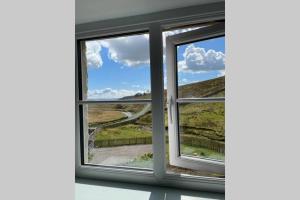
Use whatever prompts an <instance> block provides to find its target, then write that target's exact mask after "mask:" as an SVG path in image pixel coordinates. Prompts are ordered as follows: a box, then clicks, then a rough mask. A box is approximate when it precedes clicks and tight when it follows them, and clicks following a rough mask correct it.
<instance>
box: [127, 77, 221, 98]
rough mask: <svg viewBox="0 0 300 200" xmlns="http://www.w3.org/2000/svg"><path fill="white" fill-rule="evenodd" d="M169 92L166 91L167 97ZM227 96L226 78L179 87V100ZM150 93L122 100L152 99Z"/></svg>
mask: <svg viewBox="0 0 300 200" xmlns="http://www.w3.org/2000/svg"><path fill="white" fill-rule="evenodd" d="M166 93H167V91H166V90H165V91H164V95H165V97H166ZM224 95H225V76H222V77H219V78H215V79H210V80H206V81H200V82H196V83H191V84H186V85H181V86H179V87H178V97H179V98H196V97H212V96H213V97H220V96H224ZM150 98H151V95H150V94H149V93H143V94H140V93H139V94H136V95H134V96H127V97H123V98H121V99H150Z"/></svg>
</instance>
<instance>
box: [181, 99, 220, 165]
mask: <svg viewBox="0 0 300 200" xmlns="http://www.w3.org/2000/svg"><path fill="white" fill-rule="evenodd" d="M178 111H179V112H178V113H179V114H178V116H179V135H180V139H179V140H180V155H182V156H192V157H199V158H209V159H214V160H224V157H225V115H224V113H225V108H224V103H223V102H221V103H219V102H218V103H181V104H178Z"/></svg>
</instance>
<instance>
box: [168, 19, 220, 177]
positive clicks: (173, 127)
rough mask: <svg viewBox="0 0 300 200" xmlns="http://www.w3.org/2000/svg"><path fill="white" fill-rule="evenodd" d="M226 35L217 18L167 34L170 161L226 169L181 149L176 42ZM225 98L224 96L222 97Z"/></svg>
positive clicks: (210, 169) (196, 167) (202, 168)
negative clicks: (189, 29)
mask: <svg viewBox="0 0 300 200" xmlns="http://www.w3.org/2000/svg"><path fill="white" fill-rule="evenodd" d="M224 35H225V24H224V22H216V23H215V24H212V25H210V26H207V27H203V28H200V29H197V30H193V31H189V32H185V33H181V34H176V35H173V36H169V37H167V38H166V61H167V62H166V63H167V72H168V73H167V93H168V95H167V105H168V134H169V157H170V158H169V159H170V164H171V165H173V166H177V167H183V168H188V169H193V170H199V171H204V172H210V173H219V174H224V173H225V165H224V162H223V161H220V160H213V159H206V158H199V157H191V156H184V155H181V153H180V141H179V139H180V137H179V130H178V129H179V128H178V127H179V119H178V103H179V102H180V100H182V99H178V95H177V92H178V91H177V46H178V45H182V44H186V43H191V42H196V41H197V42H198V41H205V40H208V39H211V38H215V37H220V36H224ZM184 100H186V101H185V102H189V100H190V101H191V102H195V101H197V102H205V101H206V99H205V100H204V99H201V98H198V99H197V98H195V99H184ZM214 100H215V101H217V102H219V101H222V99H221V100H220V99H218V98H215V99H213V98H212V99H211V98H208V99H207V101H210V102H214ZM223 102H224V98H223Z"/></svg>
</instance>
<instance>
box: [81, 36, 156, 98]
mask: <svg viewBox="0 0 300 200" xmlns="http://www.w3.org/2000/svg"><path fill="white" fill-rule="evenodd" d="M81 45H82V54H83V56H82V99H83V100H101V99H120V98H126V97H128V96H130V98H131V99H143V98H151V93H150V59H149V57H150V56H149V34H138V35H128V36H122V37H114V38H108V39H98V40H92V41H84V42H82V43H81Z"/></svg>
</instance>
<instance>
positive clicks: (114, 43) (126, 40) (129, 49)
mask: <svg viewBox="0 0 300 200" xmlns="http://www.w3.org/2000/svg"><path fill="white" fill-rule="evenodd" d="M101 45H102V46H103V47H106V48H108V56H109V58H110V59H111V60H113V61H115V62H117V63H120V64H123V65H125V66H128V67H134V66H139V65H143V64H149V63H150V58H149V36H148V35H147V34H144V35H133V36H126V37H118V38H113V39H107V40H103V41H101Z"/></svg>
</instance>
